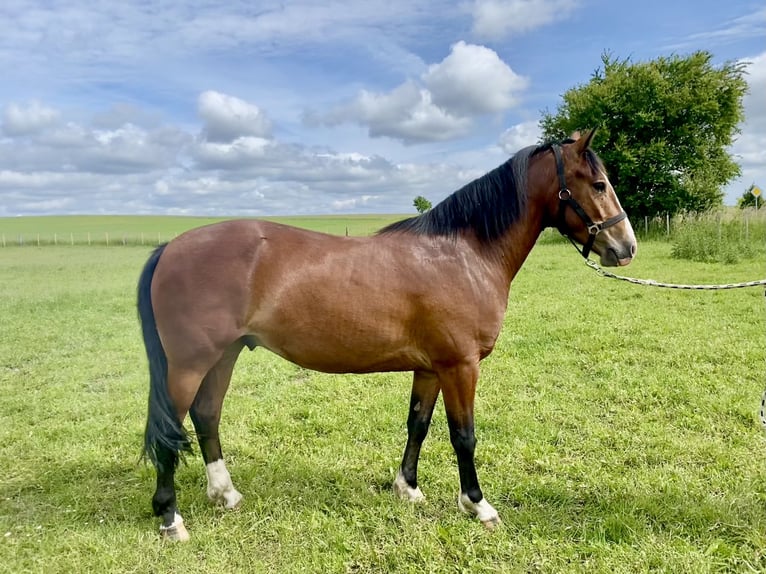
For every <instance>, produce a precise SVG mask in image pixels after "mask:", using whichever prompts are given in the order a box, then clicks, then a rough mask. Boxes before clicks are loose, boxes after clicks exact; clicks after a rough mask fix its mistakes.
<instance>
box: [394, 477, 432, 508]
mask: <svg viewBox="0 0 766 574" xmlns="http://www.w3.org/2000/svg"><path fill="white" fill-rule="evenodd" d="M393 488H394V494H396V496H397V497H398V498H400V499H401V500H405V501H407V502H413V503H420V502H424V501H425V499H426V497H425V495H424V494H423V492H422V491H421V490H420V487H417V486H416V487H415V488H412V487H411V486H410V485H409V484H407V481H406V480H405V478H404V475H403V474H402V472H401V471H399V474H398V475H396V480H394V487H393Z"/></svg>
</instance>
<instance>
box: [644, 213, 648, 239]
mask: <svg viewBox="0 0 766 574" xmlns="http://www.w3.org/2000/svg"><path fill="white" fill-rule="evenodd" d="M644 234H645V235H649V216H648V215H644Z"/></svg>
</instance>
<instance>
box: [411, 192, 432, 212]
mask: <svg viewBox="0 0 766 574" xmlns="http://www.w3.org/2000/svg"><path fill="white" fill-rule="evenodd" d="M412 205H414V206H415V209H417V210H418V213H425V212H426V211H428V210H429V209H431V202H430V201H428V200H427V199H426V198H425V197H423V196H422V195H418V196H417V197H416V198H415V200H414V201H413V202H412Z"/></svg>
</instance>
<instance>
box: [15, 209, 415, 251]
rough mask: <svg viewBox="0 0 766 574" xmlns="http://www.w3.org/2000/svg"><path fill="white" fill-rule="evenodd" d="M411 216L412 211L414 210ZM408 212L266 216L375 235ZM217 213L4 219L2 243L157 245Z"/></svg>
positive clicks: (316, 227) (338, 231)
mask: <svg viewBox="0 0 766 574" xmlns="http://www.w3.org/2000/svg"><path fill="white" fill-rule="evenodd" d="M410 215H412V214H410ZM404 217H406V215H355V216H353V217H348V216H337V217H333V216H317V217H311V216H285V217H263V218H260V219H267V220H270V221H278V222H280V223H287V224H289V225H295V226H297V227H305V228H307V229H314V230H316V231H323V232H325V233H334V234H336V235H344V234H348V235H370V234H371V233H373V232H374V231H376V230H378V229H380V228H381V227H383V226H384V225H386V224H387V223H391V222H392V221H396V220H397V219H402V218H404ZM222 219H224V218H214V217H173V216H151V217H135V216H130V215H126V216H120V215H78V216H63V217H61V216H52V217H0V247H5V246H17V245H32V246H35V245H38V244H39V245H56V244H60V245H71V244H75V245H87V244H91V245H99V244H103V245H105V244H106V243H109V244H110V245H112V244H113V245H120V244H123V243H124V244H130V245H141V244H145V245H152V244H154V245H156V244H157V243H160V242H163V241H169V240H170V239H172V238H173V237H175V236H176V235H178V234H180V233H183V232H184V231H186V230H188V229H192V228H193V227H200V226H202V225H208V224H210V223H215V222H216V221H221V220H222Z"/></svg>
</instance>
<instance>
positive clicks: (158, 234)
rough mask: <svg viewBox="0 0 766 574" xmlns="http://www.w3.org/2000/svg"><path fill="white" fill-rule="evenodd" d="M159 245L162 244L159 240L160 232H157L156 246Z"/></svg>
mask: <svg viewBox="0 0 766 574" xmlns="http://www.w3.org/2000/svg"><path fill="white" fill-rule="evenodd" d="M160 243H162V239H161V238H160V232H159V231H158V232H157V245H159V244H160Z"/></svg>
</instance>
